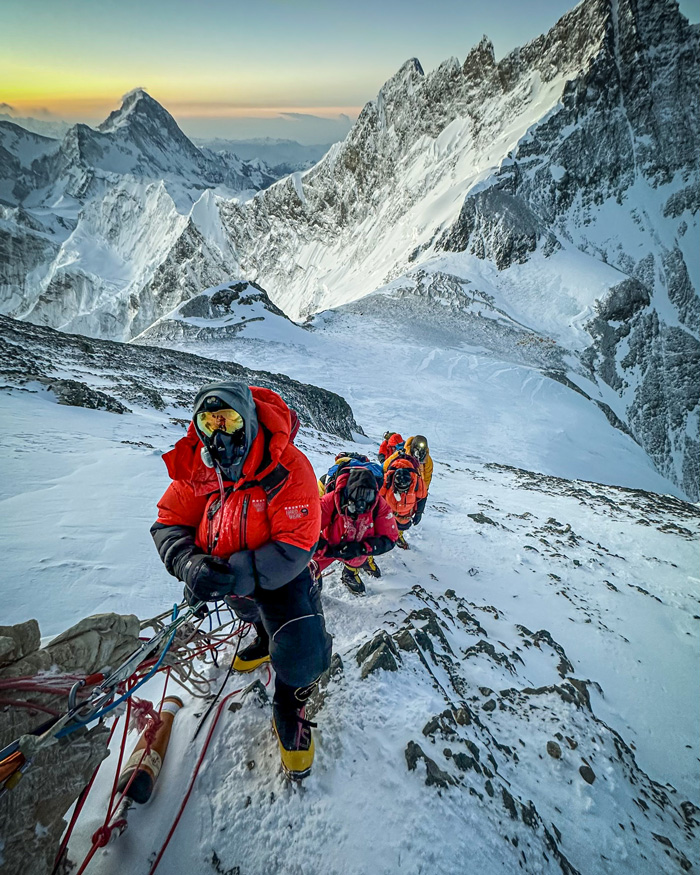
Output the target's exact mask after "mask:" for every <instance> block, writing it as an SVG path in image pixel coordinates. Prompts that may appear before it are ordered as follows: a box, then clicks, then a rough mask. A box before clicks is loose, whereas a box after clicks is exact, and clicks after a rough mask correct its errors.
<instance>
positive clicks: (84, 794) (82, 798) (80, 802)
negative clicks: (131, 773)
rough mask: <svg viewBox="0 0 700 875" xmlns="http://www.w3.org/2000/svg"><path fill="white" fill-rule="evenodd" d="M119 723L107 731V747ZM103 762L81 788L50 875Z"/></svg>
mask: <svg viewBox="0 0 700 875" xmlns="http://www.w3.org/2000/svg"><path fill="white" fill-rule="evenodd" d="M118 723H119V719H118V718H117V719H116V720H115V721H114V723H113V724H112V728H111V729H110V730H109V738H108V739H107V747H109V745H110V742H111V741H112V736H113V735H114V730H115V729H116V728H117V724H118ZM103 762H104V760H101V761H100V762H99V763H98V764H97V768H96V769H95V771H94V772H93V773H92V777H91V778H90V781H89V782H88V783H87V784H86V785H85V787H84V788H83V792H82V793H81V794H80V796H79V797H78V801H77V802H76V803H75V808H74V809H73V816H72V817H71V819H70V823H69V824H68V829H67V830H66V833H65V835H64V836H63V841H62V842H61V846H60V848H59V849H58V853H57V854H56V859H55V860H54V864H53V870H52V872H51V875H55V873H56V871H57V869H58V864H59V863H60V862H61V858H62V857H63V855H64V854H65V852H66V848H67V847H68V842H69V841H70V837H71V835H72V834H73V829H74V828H75V824H76V823H77V822H78V818H79V817H80V812H81V811H82V810H83V806H84V805H85V800H86V799H87V798H88V795H89V793H90V790H92V785H93V784H94V783H95V778H96V777H97V773H98V772H99V771H100V766H101V765H102V763H103Z"/></svg>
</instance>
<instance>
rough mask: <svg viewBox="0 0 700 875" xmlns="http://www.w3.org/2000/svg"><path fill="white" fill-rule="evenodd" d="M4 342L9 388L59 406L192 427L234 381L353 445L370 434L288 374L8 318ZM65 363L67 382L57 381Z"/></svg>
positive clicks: (338, 401)
mask: <svg viewBox="0 0 700 875" xmlns="http://www.w3.org/2000/svg"><path fill="white" fill-rule="evenodd" d="M299 330H301V329H299ZM0 337H2V341H3V356H2V360H1V361H0V376H1V377H2V380H3V383H4V384H5V385H10V386H22V387H24V388H27V389H29V391H36V389H35V388H34V387H35V386H37V385H38V386H39V387H41V386H42V385H43V386H47V387H49V388H51V390H52V391H53V392H54V394H56V395H57V397H58V399H59V403H66V404H73V405H78V406H82V407H87V408H91V409H104V410H108V411H110V412H112V413H125V412H129V410H130V409H131V408H132V407H136V406H138V407H147V408H148V407H154V408H156V409H157V410H165V409H166V408H171V409H172V412H173V415H174V416H176V418H178V419H182V420H183V421H185V422H186V421H187V420H188V419H189V417H190V414H191V410H192V403H193V401H194V397H195V395H196V394H197V392H198V391H199V389H200V388H201V386H203V385H205V384H206V383H212V382H215V381H217V380H225V379H229V380H230V379H233V380H242V381H244V382H246V383H248V384H251V385H255V386H263V387H265V388H269V389H274V390H275V391H276V392H279V394H280V395H281V396H282V397H283V398H284V400H285V401H286V402H287V403H288V404H289V405H290V407H293V408H294V409H295V410H296V411H297V413H298V414H299V417H300V419H301V424H302V427H311V428H316V429H319V430H320V431H325V432H328V433H330V434H334V435H337V436H339V437H342V438H346V439H351V438H352V432H358V433H362V432H361V429H360V426H358V424H357V423H356V422H355V419H354V417H353V414H352V410H351V409H350V406H349V405H348V403H347V402H346V401H345V399H343V398H341V397H340V395H336V394H335V393H334V392H329V391H328V390H326V389H319V388H318V387H316V386H310V385H307V384H305V383H299V382H297V381H296V380H292V379H290V378H289V377H285V376H284V375H283V374H270V373H267V372H266V371H252V370H249V369H247V368H243V367H241V366H240V365H237V364H235V363H234V362H216V361H213V360H212V359H206V358H202V357H201V356H196V355H189V354H187V353H183V352H176V351H174V350H169V349H161V348H157V347H149V346H136V345H131V344H124V343H115V342H113V341H107V340H92V339H89V340H88V339H87V338H85V337H80V336H78V335H71V334H64V333H63V332H60V331H55V330H54V329H52V328H45V327H41V326H37V325H31V324H29V323H26V322H18V321H16V320H14V319H10V318H9V317H6V316H0ZM59 362H60V374H61V376H60V377H57V363H59ZM67 375H68V378H66V377H67ZM86 380H87V381H88V382H87V383H86V382H85V381H86ZM90 384H92V385H90ZM97 386H99V387H100V388H99V389H97V388H96V387H97Z"/></svg>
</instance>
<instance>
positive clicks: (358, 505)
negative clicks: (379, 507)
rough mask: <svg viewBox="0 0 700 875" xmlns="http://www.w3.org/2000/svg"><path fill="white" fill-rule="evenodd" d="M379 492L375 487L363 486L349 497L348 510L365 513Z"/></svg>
mask: <svg viewBox="0 0 700 875" xmlns="http://www.w3.org/2000/svg"><path fill="white" fill-rule="evenodd" d="M376 497H377V493H376V492H375V491H374V489H369V488H361V489H357V490H355V491H354V492H353V494H352V497H348V510H349V511H350V513H364V512H365V511H366V510H367V508H368V507H370V506H371V505H372V504H374V500H375V498H376Z"/></svg>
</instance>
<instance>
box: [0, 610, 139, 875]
mask: <svg viewBox="0 0 700 875" xmlns="http://www.w3.org/2000/svg"><path fill="white" fill-rule="evenodd" d="M0 641H11V642H12V648H13V649H12V653H14V654H15V656H16V657H17V659H16V661H14V662H9V663H8V662H7V658H8V656H9V655H10V650H6V652H5V660H4V663H5V664H3V666H2V667H1V668H0V678H2V679H3V680H9V679H11V678H14V677H25V676H31V675H35V674H36V673H37V672H39V671H49V670H51V671H52V674H56V673H58V672H60V673H66V674H71V675H74V674H79V675H88V674H91V673H93V672H96V671H99V670H100V669H103V668H105V666H106V665H107V664H111V665H113V666H114V665H116V664H118V663H119V662H120V661H122V660H123V659H124V658H125V657H126V656H127V655H128V654H129V653H131V652H133V651H134V650H136V649H137V648H138V646H139V622H138V619H137V618H136V617H133V616H126V617H122V616H118V615H116V614H100V615H97V616H95V617H88V618H86V619H85V620H82V621H81V622H80V623H78V624H77V625H76V626H74V627H72V628H71V629H68V630H67V631H66V632H64V633H63V634H62V635H59V636H58V637H57V638H55V639H53V641H51V643H50V644H49V645H48V646H47V647H45V648H43V649H41V650H39V649H38V647H39V627H38V624H37V623H36V622H35V621H29V622H27V623H21V624H19V625H18V626H10V627H7V626H3V627H0ZM8 692H11V689H10V690H9V691H8ZM20 697H21V698H22V699H24V700H27V701H29V702H36V703H37V704H39V705H42V706H44V707H48V708H52V709H54V710H56V711H58V712H59V713H60V712H62V711H63V710H64V709H65V708H66V707H67V703H66V699H65V696H64V695H59V694H49V693H39V692H22V693H18V694H17V698H20ZM45 718H46V714H42V713H41V712H34V711H32V710H31V709H26V708H8V707H7V706H6V707H4V708H2V709H0V747H2V746H4V745H5V744H8V743H9V742H10V741H12V740H14V739H15V738H18V737H20V736H22V735H24V734H25V733H28V732H30V730H32V729H34V728H35V727H36V726H37V725H39V724H41V723H43V722H44V720H45ZM108 736H109V732H108V730H107V728H106V727H105V726H103V725H96V726H94V727H92V728H91V729H83V730H81V731H79V732H76V733H73V734H72V735H71V736H69V737H66V738H65V739H63V740H62V741H60V742H59V743H57V744H54V745H53V746H51V747H48V748H45V749H44V750H42V751H40V752H39V753H38V754H37V755H36V756H35V757H34V758H33V760H32V765H31V766H30V768H29V769H28V771H27V772H26V773H25V774H24V777H23V778H22V780H21V781H20V782H19V783H18V784H17V785H16V786H15V787H14V789H13V790H11V791H10V792H9V793H8V794H7V795H6V796H5V797H4V798H3V800H2V804H3V807H4V811H3V821H4V829H3V846H2V863H3V867H2V871H3V873H4V875H26V873H28V872H31V875H48V873H50V872H51V870H52V868H53V863H54V858H55V856H56V853H57V851H58V847H59V843H60V839H61V835H62V833H63V831H64V829H65V827H66V821H65V820H64V815H65V813H66V812H67V811H68V809H69V808H70V806H71V805H72V803H73V802H74V801H75V799H76V798H77V797H78V795H79V793H80V792H81V790H82V789H83V788H84V787H85V785H86V784H87V782H88V781H89V780H90V777H91V775H92V773H93V772H94V770H95V769H96V768H97V766H98V765H99V763H100V762H101V761H102V760H103V759H104V758H105V757H106V756H107V753H108V751H107V738H108ZM37 825H39V826H37Z"/></svg>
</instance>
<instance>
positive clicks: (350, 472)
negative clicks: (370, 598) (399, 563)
mask: <svg viewBox="0 0 700 875" xmlns="http://www.w3.org/2000/svg"><path fill="white" fill-rule="evenodd" d="M398 537H399V530H398V529H397V527H396V520H395V519H394V515H393V513H392V512H391V510H390V508H389V506H388V505H387V503H386V501H384V499H383V498H382V497H381V496H380V494H379V486H378V484H377V480H376V478H375V476H374V474H373V473H372V472H371V471H369V470H368V469H367V468H349V469H347V470H346V471H343V472H342V473H341V474H339V475H338V477H337V479H336V481H335V488H334V489H333V491H332V492H328V493H326V495H324V496H323V498H322V499H321V538H320V539H319V542H318V549H317V550H316V553H315V554H314V564H315V566H316V569H317V573H318V574H319V576H320V573H321V572H322V571H323V570H324V568H327V567H328V566H329V565H331V564H332V563H333V562H334V561H335V560H336V559H340V560H341V561H342V562H343V565H344V567H343V572H342V575H341V579H342V581H343V583H344V584H345V585H346V586H347V587H348V589H350V590H351V592H354V593H358V594H359V593H363V592H364V591H365V585H364V582H363V580H362V578H361V577H360V573H359V571H358V569H359V568H361V567H362V566H363V565H364V564H365V562H366V561H367V558H368V557H370V556H378V555H380V554H381V553H386V552H388V551H389V550H391V549H392V548H393V546H394V544H395V543H396V539H397V538H398Z"/></svg>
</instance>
